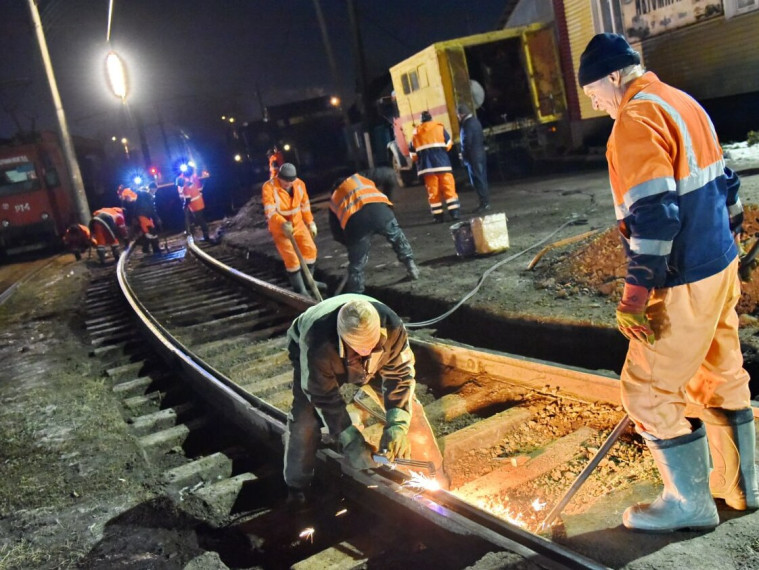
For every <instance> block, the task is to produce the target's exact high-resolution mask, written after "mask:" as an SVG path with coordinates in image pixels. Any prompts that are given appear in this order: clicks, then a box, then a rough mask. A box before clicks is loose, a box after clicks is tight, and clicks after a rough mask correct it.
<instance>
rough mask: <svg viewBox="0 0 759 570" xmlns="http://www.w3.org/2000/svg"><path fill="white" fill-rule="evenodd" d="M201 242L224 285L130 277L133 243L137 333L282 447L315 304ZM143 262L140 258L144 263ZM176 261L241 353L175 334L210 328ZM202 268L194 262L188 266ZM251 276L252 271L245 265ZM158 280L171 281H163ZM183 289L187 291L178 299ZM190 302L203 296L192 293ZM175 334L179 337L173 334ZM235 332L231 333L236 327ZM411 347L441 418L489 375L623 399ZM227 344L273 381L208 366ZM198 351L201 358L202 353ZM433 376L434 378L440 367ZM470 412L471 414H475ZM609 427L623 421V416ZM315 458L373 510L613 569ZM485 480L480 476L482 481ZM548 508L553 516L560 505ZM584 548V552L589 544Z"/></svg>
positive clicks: (584, 383) (520, 362) (568, 376)
mask: <svg viewBox="0 0 759 570" xmlns="http://www.w3.org/2000/svg"><path fill="white" fill-rule="evenodd" d="M206 249H208V247H207V246H206V247H198V245H197V244H195V243H194V242H192V241H191V240H190V241H188V243H187V252H189V253H190V254H192V256H193V257H194V258H195V259H197V260H198V261H199V262H200V264H203V265H204V266H207V267H208V268H211V269H212V270H213V271H214V272H221V273H223V274H224V275H225V276H226V277H225V278H224V280H218V278H216V277H214V278H213V279H217V280H216V281H215V282H214V283H213V284H207V283H206V282H205V281H204V280H203V278H202V277H199V276H198V275H196V273H195V272H194V271H195V270H194V269H193V270H192V272H191V271H190V270H189V269H188V268H187V267H186V266H185V265H183V261H182V259H181V258H176V259H173V260H172V259H162V260H159V261H157V262H150V263H147V265H145V266H144V267H137V266H135V267H133V268H131V269H132V272H131V275H128V272H127V265H128V264H129V259H130V256H131V254H132V252H131V250H129V251H128V252H127V255H125V256H123V257H122V259H121V260H120V262H119V268H118V269H119V271H118V273H119V283H120V285H121V288H122V290H123V292H124V295H125V297H127V299H128V301H129V304H130V306H132V307H133V310H134V311H135V313H136V314H138V315H139V317H140V320H141V322H142V324H141V327H142V329H143V330H144V332H145V334H146V335H148V336H149V337H150V338H151V343H152V344H153V346H154V347H155V348H156V350H158V351H160V353H161V355H162V357H163V359H164V360H165V361H167V362H169V363H170V365H172V366H176V367H177V368H180V369H181V370H182V372H183V374H184V375H186V376H187V377H188V380H189V381H190V382H191V383H192V385H193V387H194V389H195V390H196V391H197V392H198V393H200V394H201V395H202V396H203V398H204V399H205V400H206V401H208V402H209V403H210V404H211V405H212V406H213V407H215V408H217V409H220V410H222V413H224V415H225V416H226V417H228V418H229V419H231V420H232V421H233V422H234V423H235V425H237V426H238V427H239V428H240V429H241V430H242V431H243V432H244V433H245V434H246V437H255V438H258V439H259V440H262V441H264V442H265V443H267V444H268V445H269V446H271V447H273V448H274V449H275V450H277V451H280V452H281V435H282V433H283V432H284V430H285V411H284V410H286V409H287V405H286V404H285V405H283V402H285V401H286V395H287V393H288V392H290V391H289V389H285V390H283V389H282V387H283V385H285V383H286V382H288V381H289V380H290V379H291V372H287V370H288V369H289V366H288V365H287V362H286V359H285V358H283V353H284V352H285V351H284V345H283V342H282V341H281V340H277V338H278V337H279V338H280V339H281V335H282V333H283V331H284V330H285V329H286V326H287V325H288V324H289V320H290V319H291V318H292V317H293V316H294V315H296V314H297V313H298V312H300V311H302V310H304V309H305V308H307V307H308V306H310V305H312V304H313V301H312V300H310V299H306V298H304V297H301V296H299V295H296V294H294V293H292V292H290V291H289V290H285V289H282V288H281V287H278V286H277V284H276V281H277V279H276V276H275V275H273V274H272V275H268V276H267V275H266V274H267V271H266V269H265V268H262V267H259V266H257V267H256V268H255V270H256V271H259V270H260V271H262V273H263V274H264V276H263V277H254V276H251V275H249V274H248V273H247V272H246V271H243V270H240V269H239V268H238V269H235V268H232V267H229V265H227V263H225V262H224V261H222V259H220V258H221V257H223V252H221V253H222V254H221V255H217V256H216V257H214V256H213V255H210V254H209V253H208V251H206ZM143 263H145V260H144V259H143ZM172 263H173V264H174V265H175V266H176V268H178V269H179V270H181V271H183V272H184V273H182V274H181V277H180V278H177V281H176V283H177V284H181V285H176V286H175V290H179V289H180V288H181V289H182V291H186V292H187V293H186V295H187V296H188V298H189V297H190V296H191V293H198V294H200V292H202V291H203V290H207V291H209V292H210V293H208V295H207V296H201V297H198V298H199V299H200V301H196V304H199V305H202V304H208V305H214V306H215V307H216V309H215V311H216V315H217V316H215V317H209V318H218V321H217V323H219V324H216V325H213V326H210V325H205V328H207V329H214V328H219V327H224V326H228V327H229V328H230V329H234V334H240V335H242V336H241V337H240V338H242V339H244V341H243V344H242V346H244V347H245V348H244V349H241V348H239V346H240V345H238V344H234V342H233V340H232V339H231V338H222V337H219V338H218V339H216V340H213V341H209V342H205V344H202V345H199V346H200V351H199V350H198V345H197V342H194V341H193V338H194V337H193V336H192V334H189V333H188V332H187V331H185V332H181V331H180V329H181V328H182V327H185V329H189V330H191V331H192V332H193V334H195V333H196V332H197V330H196V329H197V328H198V327H201V326H203V325H204V324H205V322H206V321H205V320H203V319H204V318H201V317H199V316H198V315H199V314H200V313H198V314H196V313H194V312H192V314H191V315H186V314H185V312H186V311H182V310H177V309H175V308H173V305H171V304H170V303H167V301H166V297H167V294H166V293H165V292H164V289H163V288H162V286H160V285H158V283H159V282H161V281H165V280H166V279H167V275H169V273H163V272H162V271H163V269H162V268H164V267H166V266H168V265H171V264H172ZM200 264H196V263H193V265H200ZM259 265H260V264H259ZM248 271H250V272H253V271H251V270H250V269H249V268H248ZM140 272H142V273H143V274H147V275H149V278H146V279H143V281H144V282H143V283H140V284H139V286H135V283H131V282H130V278H131V279H132V280H137V281H139V280H140V279H142V278H141V277H139V276H138V274H140ZM214 274H216V273H214ZM228 280H232V281H234V282H235V283H236V284H237V288H238V289H239V291H241V293H237V292H234V291H232V290H231V289H228V288H227V285H225V283H228ZM163 285H164V286H165V283H164V284H163ZM184 294H185V293H182V295H184ZM248 295H253V296H255V298H256V299H258V300H257V301H256V300H253V297H249V296H248ZM141 296H144V297H145V299H148V298H150V297H151V296H152V297H153V298H157V299H160V300H161V301H160V303H158V304H159V305H162V307H163V311H164V313H165V314H168V316H164V317H161V318H162V319H164V320H163V321H159V319H158V318H157V317H156V316H154V315H153V314H151V307H152V306H153V305H156V301H154V300H153V301H151V302H152V305H151V303H143V301H142V300H140V297H141ZM180 296H181V295H180ZM192 298H193V299H196V298H195V297H192ZM181 302H183V299H181V298H180V299H178V300H177V301H176V303H177V304H179V303H181ZM146 305H151V306H146ZM177 306H179V305H177ZM246 311H247V312H246ZM198 319H200V321H202V323H201V324H199V323H198ZM255 320H260V321H261V322H262V323H263V324H262V325H261V327H262V328H261V329H260V330H256V331H255V333H253V332H251V331H249V330H247V329H245V328H244V327H241V326H240V325H239V323H240V322H249V321H255ZM170 321H172V322H170ZM172 329H174V331H180V332H172ZM276 331H279V332H276ZM269 333H271V334H269ZM183 334H184V335H186V336H188V339H189V340H188V341H187V342H182V341H181V340H180V339H179V338H177V337H178V336H182V335H183ZM231 336H232V333H230V337H231ZM265 339H269V340H265ZM256 343H259V344H262V345H265V347H266V349H267V350H268V352H266V351H263V352H262V351H257V345H256ZM411 344H412V346H413V349H414V352H415V354H416V355H417V364H418V365H419V366H418V367H417V368H418V371H419V368H420V366H421V367H422V368H427V369H431V370H434V371H438V372H440V373H439V376H440V378H438V384H436V385H434V386H433V388H432V390H433V391H437V392H438V395H439V394H443V396H442V397H438V398H437V399H436V401H435V402H434V403H433V404H430V405H427V406H425V410H429V408H434V407H435V405H437V409H438V411H441V412H442V413H443V414H446V413H449V412H451V410H454V409H458V408H461V407H462V406H464V407H466V406H469V408H467V410H466V411H468V410H469V409H472V410H474V407H473V406H471V404H472V401H471V400H469V401H467V402H464V401H463V400H461V399H458V400H456V398H458V395H457V394H458V393H459V392H461V390H460V388H462V387H465V386H469V385H470V384H471V379H472V378H475V379H476V380H477V381H478V382H480V383H483V384H485V383H486V381H488V382H490V381H492V382H491V383H489V384H487V387H486V388H485V390H486V391H487V390H488V389H489V390H490V391H491V392H492V391H501V392H503V394H502V395H503V399H504V400H509V399H511V400H514V399H518V398H520V397H522V396H517V395H515V394H517V391H518V390H520V391H521V392H519V393H522V394H523V393H525V392H530V393H533V394H550V393H555V392H556V391H559V392H561V395H562V397H564V398H570V399H571V398H576V399H577V400H578V401H581V402H587V403H588V404H589V405H590V406H593V405H595V404H599V403H606V404H607V405H608V403H611V405H612V406H619V389H618V385H617V383H616V380H615V379H613V378H612V377H605V376H601V375H599V374H593V373H590V372H588V371H583V370H578V369H572V368H565V367H559V366H556V365H552V364H549V363H545V362H541V361H537V360H532V359H526V358H518V357H513V356H510V355H505V354H502V353H497V352H494V351H487V350H477V349H474V348H472V347H466V346H460V345H455V344H452V343H441V342H439V341H437V340H435V339H427V338H423V337H421V336H412V338H411ZM227 345H229V346H232V347H234V348H235V350H236V351H238V352H240V351H242V352H245V351H247V353H248V356H249V357H250V359H252V360H249V361H247V362H245V363H244V367H245V368H244V369H243V370H244V371H251V370H262V369H263V368H266V369H267V370H269V371H270V372H271V375H273V377H272V378H270V379H268V380H267V379H265V378H264V379H260V380H256V381H255V382H252V381H251V382H249V383H248V384H247V385H246V384H245V383H243V384H242V385H241V383H240V380H239V377H240V376H251V375H252V376H255V374H253V373H252V372H250V373H248V372H245V373H243V374H238V373H236V372H235V366H243V364H240V363H237V364H235V365H233V366H232V367H231V368H227V369H222V370H220V369H219V368H220V366H215V365H214V364H210V363H209V362H208V361H207V360H208V358H206V356H208V355H209V354H211V353H212V352H213V351H214V350H217V349H218V350H221V349H223V348H225V347H226V346H227ZM269 349H270V350H269ZM193 352H194V353H195V354H193ZM202 353H205V354H206V356H204V355H203V354H202ZM211 360H213V358H211ZM221 368H223V367H221ZM443 371H444V372H443ZM435 375H436V376H437V375H438V374H437V372H436V374H435ZM475 383H477V382H475ZM498 396H499V397H501V394H500V393H499V395H498ZM477 398H483V396H482V395H476V396H475V399H477ZM477 403H478V404H479V403H480V402H479V401H478V402H477ZM491 403H492V402H491ZM501 409H503V408H501ZM515 409H516V408H515ZM619 410H620V411H619V417H620V418H621V417H622V415H623V414H622V411H621V407H620V408H619ZM514 411H515V410H512V409H506V410H505V411H503V412H502V413H501V414H496V415H495V416H492V413H490V414H489V415H490V416H492V417H491V418H490V419H486V420H485V421H483V422H479V423H477V424H473V425H472V426H469V427H467V428H466V429H460V430H458V431H457V432H455V433H453V434H451V435H448V436H445V438H444V439H445V445H446V448H445V452H446V456H447V457H448V456H449V454H451V456H452V455H455V453H456V450H457V449H458V450H459V452H465V451H466V449H467V447H466V446H467V445H469V446H470V448H471V446H472V445H474V443H473V442H477V441H480V440H482V439H483V438H487V437H490V436H491V435H492V436H493V437H497V436H498V435H499V434H501V433H502V432H501V431H499V430H500V429H502V428H501V427H500V426H503V425H506V424H509V422H510V423H511V425H513V424H515V423H518V422H520V421H521V422H527V421H528V420H529V417H530V416H529V414H527V413H523V414H522V415H520V414H519V413H517V414H511V412H514ZM690 412H691V413H694V414H697V410H690ZM430 413H432V412H430V411H428V415H429V414H430ZM472 413H476V412H474V411H472ZM508 414H511V415H508ZM618 419H619V418H617V420H618ZM491 420H493V421H491ZM485 423H488V426H487V427H485V426H481V425H479V424H485ZM614 423H615V424H616V421H615V422H614ZM370 427H372V426H370ZM585 429H587V428H585ZM467 430H474V432H473V433H463V432H466V431H467ZM489 432H492V434H490V433H489ZM577 433H578V434H579V435H577V436H576V437H575V436H572V437H574V439H572V437H568V438H565V439H568V440H569V441H568V442H567V443H566V445H565V447H567V448H569V449H568V452H567V449H564V450H563V451H562V453H565V454H567V453H568V455H567V456H568V457H570V458H571V457H574V455H575V454H574V451H573V449H574V448H572V447H571V446H576V447H577V448H579V446H580V442H581V441H583V440H582V438H587V437H588V436H587V433H586V432H583V431H582V429H581V430H578V432H577ZM578 438H579V439H578ZM573 442H574V443H573ZM546 455H550V454H546ZM318 460H319V468H318V475H319V474H320V476H321V477H322V478H325V479H332V480H336V481H339V484H340V486H341V492H342V493H343V494H344V496H346V497H348V498H352V499H354V500H355V501H356V502H357V503H360V504H361V505H363V506H368V507H370V508H372V509H373V510H376V511H382V512H384V513H386V514H388V515H391V516H399V517H408V516H410V515H412V516H413V517H415V518H416V519H419V520H422V521H424V522H425V523H427V524H431V525H433V526H436V527H438V528H440V529H445V530H446V531H447V532H449V533H451V534H452V535H454V536H457V537H460V538H461V539H462V540H464V541H466V540H470V539H471V540H477V541H484V542H486V543H488V544H490V545H493V546H494V547H496V548H498V549H503V550H508V551H511V552H514V553H517V554H519V555H521V556H523V557H525V558H528V559H530V560H531V561H533V562H536V563H538V564H539V565H540V566H543V567H546V568H556V567H570V568H605V567H606V566H604V564H602V563H601V562H599V561H597V560H593V559H591V558H588V557H587V556H585V555H583V554H582V553H580V552H577V551H575V550H573V549H570V548H568V547H566V546H565V545H563V544H561V543H559V542H556V541H552V540H548V539H546V538H544V537H543V536H541V535H539V534H537V533H533V532H529V531H528V530H526V529H525V528H522V527H520V526H518V525H516V524H512V523H510V522H509V521H507V520H504V519H503V518H500V517H499V516H495V515H494V514H493V513H492V512H488V510H485V509H483V508H481V507H480V506H476V505H477V504H478V503H476V502H472V501H469V500H464V499H463V498H462V497H461V496H459V495H460V494H459V493H457V492H449V491H445V490H439V491H426V490H423V489H422V490H420V489H419V488H410V487H409V486H408V482H409V479H408V474H404V473H402V472H399V471H393V470H391V469H388V468H386V467H382V468H379V469H376V470H372V471H369V472H360V471H355V470H353V469H351V468H350V467H349V466H346V465H343V463H342V461H341V456H340V455H339V454H338V453H337V452H336V451H335V450H333V449H330V448H325V449H321V450H320V451H319V453H318ZM522 460H527V461H528V465H530V463H529V461H530V460H529V458H528V457H527V456H525V455H522V456H520V457H517V458H514V459H512V461H515V462H519V461H522ZM633 461H634V460H633ZM496 475H497V473H496ZM483 479H485V478H484V477H483ZM493 484H497V483H493V481H488V485H493ZM480 485H481V487H482V488H486V486H485V485H484V484H480ZM464 487H466V485H464ZM479 492H480V493H482V492H483V491H482V489H479ZM550 506H551V505H549V507H550ZM552 512H553V513H554V514H558V513H556V510H555V509H554V511H552ZM617 524H618V523H617ZM604 528H608V527H604ZM464 547H465V546H464ZM584 551H585V552H587V551H588V550H587V548H586V549H585V550H584ZM602 559H603V558H602Z"/></svg>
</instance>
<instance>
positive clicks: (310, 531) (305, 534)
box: [298, 526, 316, 544]
mask: <svg viewBox="0 0 759 570" xmlns="http://www.w3.org/2000/svg"><path fill="white" fill-rule="evenodd" d="M314 532H316V530H315V529H314V527H312V526H310V527H308V528H305V529H303V530H302V531H301V532H300V534H299V535H298V536H299V537H300V539H301V540H309V541H311V544H313V543H314Z"/></svg>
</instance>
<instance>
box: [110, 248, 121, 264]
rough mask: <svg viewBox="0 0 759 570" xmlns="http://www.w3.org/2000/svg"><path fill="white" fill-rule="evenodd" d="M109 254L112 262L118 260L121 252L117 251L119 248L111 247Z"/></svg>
mask: <svg viewBox="0 0 759 570" xmlns="http://www.w3.org/2000/svg"><path fill="white" fill-rule="evenodd" d="M111 253H112V254H113V259H114V261H118V260H119V256H120V255H121V250H120V249H119V246H117V245H112V246H111Z"/></svg>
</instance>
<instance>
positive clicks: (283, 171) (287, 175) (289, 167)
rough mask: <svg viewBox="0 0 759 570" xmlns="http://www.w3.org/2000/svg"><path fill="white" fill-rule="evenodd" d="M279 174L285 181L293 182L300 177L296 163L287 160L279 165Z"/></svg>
mask: <svg viewBox="0 0 759 570" xmlns="http://www.w3.org/2000/svg"><path fill="white" fill-rule="evenodd" d="M277 176H278V177H279V178H281V179H282V180H284V181H285V182H293V181H294V180H295V179H296V178H297V177H298V173H297V171H296V170H295V165H294V164H292V163H290V162H285V163H284V164H283V165H282V166H280V167H279V172H278V173H277Z"/></svg>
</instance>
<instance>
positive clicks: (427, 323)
mask: <svg viewBox="0 0 759 570" xmlns="http://www.w3.org/2000/svg"><path fill="white" fill-rule="evenodd" d="M580 223H587V220H586V218H583V217H580V216H577V215H575V216H572V217H571V218H570V219H569V220H567V221H566V222H564V223H563V224H561V225H560V226H559V227H558V228H556V229H555V230H554V231H552V232H551V233H550V234H548V235H547V236H546V237H544V238H543V239H541V240H540V241H537V242H535V243H534V244H532V245H531V246H529V247H527V248H525V249H523V250H522V251H519V252H517V253H515V254H513V255H510V256H509V257H507V258H506V259H502V260H501V261H499V262H498V263H496V264H495V265H493V266H492V267H490V268H489V269H487V270H486V271H485V272H484V273H483V274H482V277H480V280H479V281H478V282H477V285H476V286H475V287H474V289H472V290H471V291H469V293H467V294H466V295H464V297H463V298H462V299H461V300H460V301H459V302H458V303H456V304H455V305H454V306H453V307H451V308H450V309H449V310H448V311H446V312H445V313H443V314H442V315H439V316H437V317H435V318H434V319H429V320H427V321H421V322H418V323H403V324H404V326H405V327H406V328H407V329H420V328H424V327H429V326H432V325H434V324H436V323H439V322H440V321H442V320H443V319H445V318H447V317H449V316H450V315H452V314H453V313H454V312H455V311H457V310H458V308H459V307H461V305H463V304H464V303H466V302H467V301H468V300H469V299H471V298H472V297H473V296H474V295H475V294H476V293H477V291H479V289H480V287H482V284H483V283H484V282H485V279H487V277H488V275H490V274H491V273H492V272H493V271H495V270H496V269H498V268H499V267H500V266H501V265H503V264H504V263H508V262H509V261H513V260H514V259H516V258H517V257H519V256H521V255H524V254H525V253H527V252H528V251H531V250H533V249H535V248H536V247H539V246H541V245H543V244H544V243H545V242H547V241H548V240H549V239H551V238H552V237H553V236H555V235H556V234H557V233H559V232H560V231H561V230H563V229H564V228H566V227H567V226H570V225H578V224H580Z"/></svg>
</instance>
